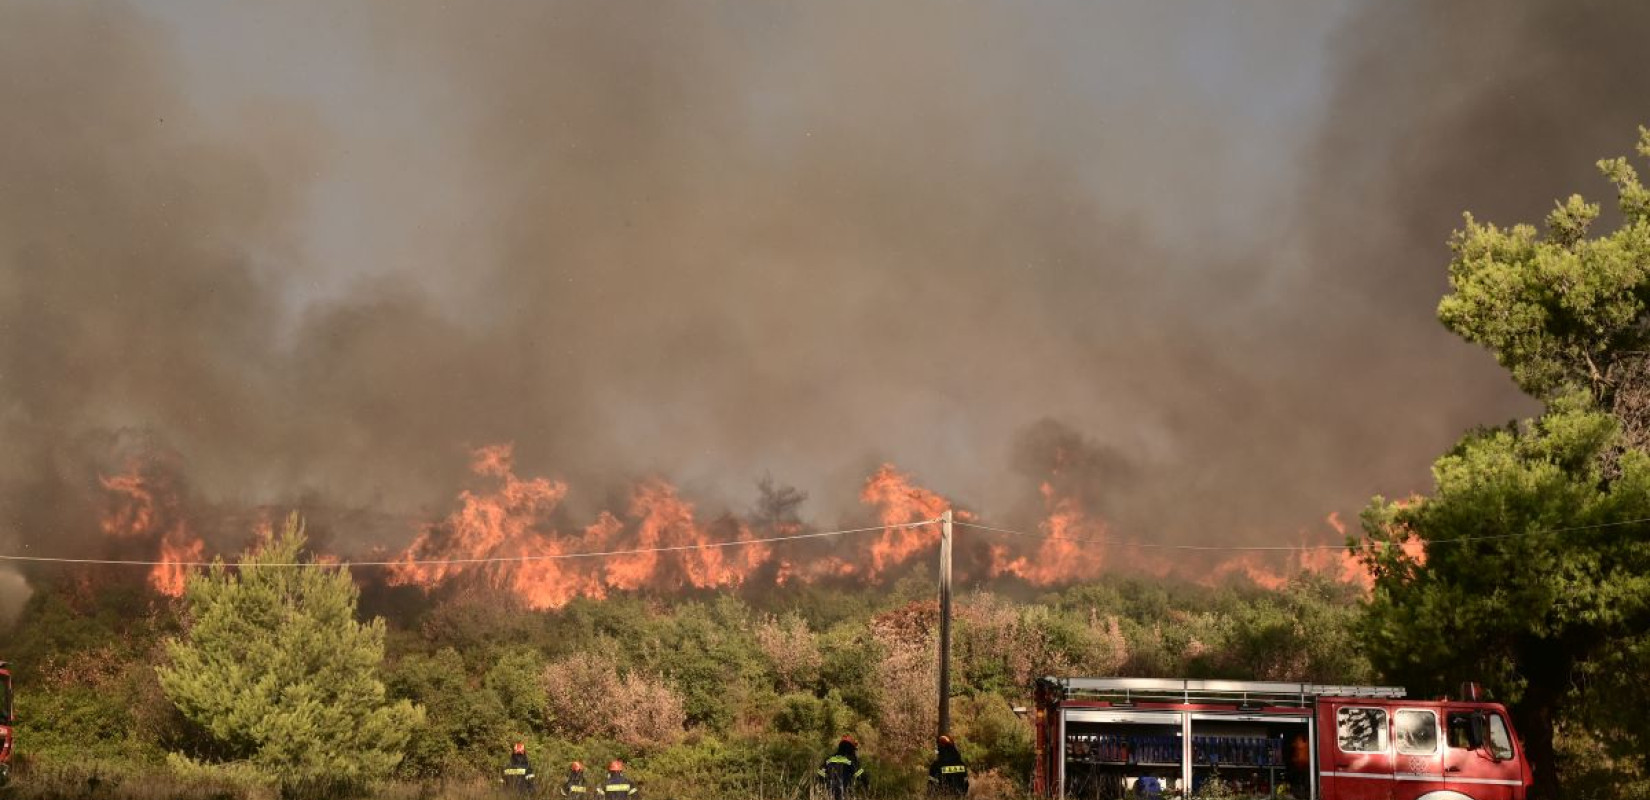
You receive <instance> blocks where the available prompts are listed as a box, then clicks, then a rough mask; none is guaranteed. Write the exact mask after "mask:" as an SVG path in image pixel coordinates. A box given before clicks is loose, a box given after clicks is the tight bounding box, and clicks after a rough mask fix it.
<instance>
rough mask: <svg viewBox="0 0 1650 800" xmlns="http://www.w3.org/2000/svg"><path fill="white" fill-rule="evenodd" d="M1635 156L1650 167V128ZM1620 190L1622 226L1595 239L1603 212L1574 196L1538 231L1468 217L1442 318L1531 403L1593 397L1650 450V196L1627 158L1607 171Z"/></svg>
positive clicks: (1611, 162)
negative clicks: (1575, 393) (1486, 354)
mask: <svg viewBox="0 0 1650 800" xmlns="http://www.w3.org/2000/svg"><path fill="white" fill-rule="evenodd" d="M1638 152H1639V153H1640V154H1641V155H1643V156H1644V157H1646V158H1650V129H1645V128H1640V129H1639V145H1638ZM1598 166H1599V169H1600V170H1601V171H1602V172H1603V173H1604V175H1605V176H1606V177H1607V178H1609V180H1610V182H1611V183H1613V184H1614V185H1615V187H1616V191H1617V194H1618V201H1617V207H1618V208H1619V209H1620V211H1621V224H1620V225H1619V226H1618V227H1617V228H1616V229H1615V230H1614V231H1611V232H1609V233H1606V234H1604V235H1601V236H1597V237H1594V238H1588V232H1589V230H1590V229H1591V227H1592V225H1593V223H1594V222H1596V221H1597V219H1598V217H1599V211H1600V208H1599V205H1598V204H1597V203H1589V202H1587V201H1586V200H1584V199H1582V198H1581V196H1579V195H1572V196H1571V197H1570V198H1569V199H1568V200H1567V201H1565V202H1564V203H1562V204H1558V205H1557V207H1556V208H1554V209H1553V211H1552V213H1550V214H1548V216H1547V232H1546V235H1545V236H1543V235H1541V233H1539V232H1538V231H1537V230H1536V228H1535V227H1534V226H1532V225H1527V224H1521V225H1515V226H1513V227H1511V228H1500V227H1497V226H1495V225H1493V224H1481V223H1479V222H1477V221H1476V220H1474V219H1473V218H1472V216H1471V215H1470V214H1469V215H1467V217H1466V227H1465V228H1464V229H1463V230H1460V231H1457V232H1456V233H1455V235H1454V237H1452V239H1451V241H1450V248H1451V250H1452V251H1453V253H1454V257H1453V258H1452V260H1451V261H1450V266H1449V280H1450V287H1451V288H1452V289H1453V292H1452V293H1451V294H1449V295H1448V296H1446V297H1444V299H1443V300H1442V301H1440V302H1439V304H1438V317H1439V319H1440V320H1442V321H1443V323H1444V325H1445V326H1446V327H1448V328H1449V329H1450V330H1452V331H1454V332H1455V333H1457V334H1459V335H1460V336H1461V337H1462V338H1464V339H1466V340H1467V341H1470V342H1474V343H1477V344H1481V345H1483V346H1485V347H1487V348H1489V349H1490V351H1491V352H1493V353H1494V354H1495V357H1496V360H1497V361H1499V362H1500V363H1501V365H1502V366H1504V367H1506V368H1507V370H1508V371H1509V372H1511V373H1512V377H1513V380H1514V381H1516V382H1517V383H1518V385H1519V386H1520V387H1521V388H1523V389H1524V391H1526V392H1528V393H1529V394H1530V395H1532V396H1534V397H1536V398H1538V399H1541V400H1552V399H1554V398H1556V397H1558V396H1560V395H1562V394H1565V393H1566V392H1569V391H1572V390H1575V389H1584V390H1586V391H1587V392H1588V393H1589V394H1590V395H1591V396H1592V397H1593V399H1594V400H1595V401H1596V402H1597V403H1598V405H1599V407H1600V408H1602V409H1605V410H1608V411H1611V412H1612V413H1614V414H1615V415H1616V417H1617V418H1619V419H1621V420H1622V422H1623V425H1624V433H1625V434H1626V437H1627V440H1626V441H1625V442H1624V444H1625V445H1627V446H1637V447H1644V446H1645V445H1646V444H1650V369H1647V356H1650V324H1646V323H1647V317H1646V313H1645V310H1646V303H1647V302H1650V189H1646V188H1645V187H1644V185H1643V184H1642V183H1640V181H1639V177H1638V173H1637V172H1636V171H1634V169H1633V167H1632V165H1631V164H1629V163H1628V161H1627V159H1625V158H1615V159H1608V160H1605V161H1600V162H1598Z"/></svg>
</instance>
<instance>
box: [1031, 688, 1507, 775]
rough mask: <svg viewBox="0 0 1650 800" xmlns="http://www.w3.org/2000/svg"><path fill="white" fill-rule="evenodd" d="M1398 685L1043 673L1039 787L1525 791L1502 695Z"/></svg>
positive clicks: (1036, 720)
mask: <svg viewBox="0 0 1650 800" xmlns="http://www.w3.org/2000/svg"><path fill="white" fill-rule="evenodd" d="M1465 694H1466V697H1465V698H1464V699H1461V700H1451V699H1439V700H1411V699H1408V698H1407V697H1406V696H1405V695H1406V692H1405V691H1404V690H1403V689H1401V688H1397V687H1391V686H1330V685H1320V684H1311V683H1274V682H1257V681H1196V680H1160V679H1152V678H1043V679H1040V680H1039V681H1037V686H1036V708H1035V710H1034V712H1033V724H1034V725H1035V727H1036V763H1035V766H1034V768H1033V775H1032V780H1033V787H1034V789H1035V790H1036V793H1037V794H1038V796H1040V797H1048V798H1123V797H1131V798H1132V797H1165V798H1166V797H1174V796H1180V797H1186V796H1189V795H1190V796H1195V795H1197V794H1198V793H1199V792H1200V790H1203V789H1204V787H1206V786H1208V785H1209V783H1210V781H1212V780H1218V781H1220V782H1221V783H1223V784H1224V785H1225V786H1227V787H1229V788H1230V789H1233V790H1235V791H1236V792H1237V793H1239V794H1240V795H1248V796H1253V797H1281V796H1285V793H1287V796H1290V797H1294V798H1300V799H1301V800H1524V797H1525V794H1526V792H1527V791H1528V789H1529V786H1530V783H1531V775H1530V769H1529V766H1528V764H1527V763H1526V762H1525V759H1524V753H1523V749H1522V747H1520V745H1519V743H1518V739H1517V736H1516V735H1515V734H1514V731H1513V728H1512V724H1511V723H1510V722H1509V721H1508V718H1507V711H1506V709H1505V708H1503V707H1502V706H1501V705H1500V704H1498V703H1488V702H1483V701H1481V700H1480V699H1479V696H1478V695H1479V693H1478V691H1477V687H1476V685H1474V684H1467V691H1466V692H1465Z"/></svg>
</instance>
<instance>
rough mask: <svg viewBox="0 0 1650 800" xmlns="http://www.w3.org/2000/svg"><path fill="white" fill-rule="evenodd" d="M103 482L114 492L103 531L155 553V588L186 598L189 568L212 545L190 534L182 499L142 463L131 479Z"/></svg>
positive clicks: (130, 473)
mask: <svg viewBox="0 0 1650 800" xmlns="http://www.w3.org/2000/svg"><path fill="white" fill-rule="evenodd" d="M99 481H100V482H101V483H102V485H103V488H104V490H105V491H107V492H108V505H107V507H106V508H105V510H104V513H103V518H102V520H101V521H100V527H101V528H102V529H103V532H104V533H105V534H106V535H108V536H110V537H111V538H114V539H117V540H121V541H128V542H138V543H142V544H144V545H147V546H148V547H151V548H153V549H152V553H153V555H154V560H155V561H159V562H161V563H160V564H157V565H156V566H154V567H153V568H152V569H150V571H149V585H150V586H153V587H154V588H155V591H157V592H160V593H161V594H164V595H167V596H169V597H181V596H183V588H184V581H185V579H186V578H187V577H188V575H189V567H188V566H186V565H187V564H190V563H198V562H200V561H201V560H202V558H204V557H205V554H206V542H204V541H202V540H201V539H200V537H198V536H196V535H195V534H194V533H193V532H191V531H190V529H189V523H188V519H187V517H186V516H185V514H184V511H183V508H182V501H181V498H180V497H179V494H178V493H177V492H176V491H175V490H174V489H173V488H172V487H170V486H167V485H165V482H164V481H163V480H159V479H157V477H156V476H155V475H153V474H150V473H149V472H147V471H145V470H144V468H143V466H142V465H141V464H137V463H134V464H132V465H131V466H130V467H129V469H128V471H127V472H126V473H125V474H122V475H115V476H112V477H109V476H105V477H102V478H100V479H99Z"/></svg>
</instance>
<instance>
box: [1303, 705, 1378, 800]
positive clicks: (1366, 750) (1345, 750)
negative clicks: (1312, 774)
mask: <svg viewBox="0 0 1650 800" xmlns="http://www.w3.org/2000/svg"><path fill="white" fill-rule="evenodd" d="M1319 713H1320V714H1321V715H1323V716H1321V717H1320V718H1319V720H1318V730H1320V731H1322V733H1321V734H1320V737H1321V738H1320V739H1319V742H1318V765H1319V768H1320V771H1319V775H1320V777H1321V778H1322V786H1323V792H1322V793H1321V794H1320V795H1319V796H1320V797H1321V798H1322V800H1392V787H1393V783H1394V781H1393V770H1392V737H1391V730H1392V721H1391V720H1390V719H1389V718H1388V716H1389V715H1388V713H1387V709H1385V708H1382V707H1379V706H1360V705H1355V704H1351V703H1347V704H1340V703H1332V704H1324V705H1323V706H1320V707H1319Z"/></svg>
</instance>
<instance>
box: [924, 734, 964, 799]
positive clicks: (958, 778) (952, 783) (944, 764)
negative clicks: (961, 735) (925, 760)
mask: <svg viewBox="0 0 1650 800" xmlns="http://www.w3.org/2000/svg"><path fill="white" fill-rule="evenodd" d="M928 791H929V793H931V794H936V795H939V796H941V797H962V796H963V795H966V794H968V764H966V763H964V762H963V757H962V753H961V752H958V750H957V743H956V742H954V741H952V740H951V737H949V736H941V737H940V741H939V745H938V746H937V747H936V748H935V753H934V761H933V763H931V764H929V765H928Z"/></svg>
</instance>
